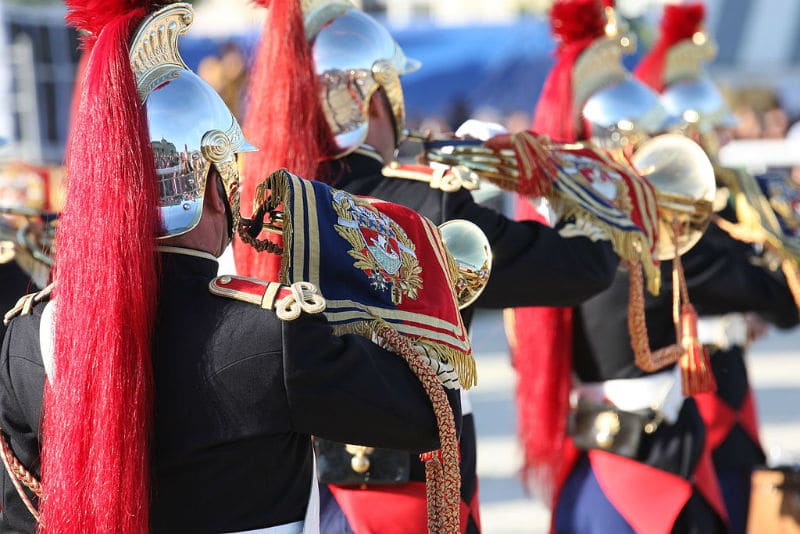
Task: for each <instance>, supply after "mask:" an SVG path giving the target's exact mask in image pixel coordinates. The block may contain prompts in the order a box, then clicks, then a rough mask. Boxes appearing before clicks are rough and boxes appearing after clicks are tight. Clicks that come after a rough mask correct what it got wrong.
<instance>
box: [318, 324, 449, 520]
mask: <svg viewBox="0 0 800 534" xmlns="http://www.w3.org/2000/svg"><path fill="white" fill-rule="evenodd" d="M333 330H334V333H337V334H339V335H340V334H341V333H345V332H349V333H354V334H359V335H361V336H363V337H366V338H368V339H375V336H377V337H378V338H379V339H378V340H377V342H378V344H379V345H381V346H382V347H384V348H386V349H387V350H391V351H392V352H394V353H396V354H398V355H399V356H400V357H402V358H403V359H404V360H405V361H406V363H407V364H408V367H409V368H410V369H411V371H412V372H413V373H414V375H415V376H416V377H417V378H418V379H419V381H420V382H421V383H422V386H423V387H424V388H425V392H426V393H427V394H428V398H429V399H430V400H431V404H433V411H434V414H435V415H436V423H437V426H438V428H439V443H440V446H441V448H440V449H439V450H438V451H433V452H431V453H426V454H424V455H423V456H424V458H423V459H424V461H425V480H426V492H427V500H428V533H429V534H459V533H460V532H461V526H460V525H461V512H460V507H461V505H460V500H461V473H460V471H459V448H458V437H457V435H456V426H455V421H454V420H453V410H452V408H451V407H450V402H449V401H448V400H447V394H446V393H445V391H444V387H443V386H442V384H441V383H440V382H439V379H438V378H437V377H436V373H434V371H433V369H431V367H430V365H428V364H427V363H426V362H425V361H424V360H423V359H421V358H419V357H418V356H419V355H418V354H417V351H416V350H415V349H414V347H413V345H412V343H411V341H410V340H409V339H408V338H406V337H404V336H402V335H401V334H400V333H399V332H397V331H396V330H395V329H393V328H392V327H391V326H390V325H389V324H388V323H386V322H385V321H383V320H381V319H375V320H374V321H371V322H360V323H355V324H351V325H345V326H344V328H342V326H339V327H334V329H333Z"/></svg>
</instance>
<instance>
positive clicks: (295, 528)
mask: <svg viewBox="0 0 800 534" xmlns="http://www.w3.org/2000/svg"><path fill="white" fill-rule="evenodd" d="M230 534H303V521H295V522H294V523H286V524H285V525H278V526H275V527H267V528H257V529H255V530H243V531H241V532H231V533H230Z"/></svg>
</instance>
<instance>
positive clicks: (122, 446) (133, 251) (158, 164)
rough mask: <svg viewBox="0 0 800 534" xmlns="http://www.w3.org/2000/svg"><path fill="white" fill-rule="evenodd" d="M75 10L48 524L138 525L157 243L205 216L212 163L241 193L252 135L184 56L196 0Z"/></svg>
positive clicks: (97, 528) (145, 496) (73, 527)
mask: <svg viewBox="0 0 800 534" xmlns="http://www.w3.org/2000/svg"><path fill="white" fill-rule="evenodd" d="M67 6H68V8H69V11H70V12H69V15H68V21H69V22H70V23H71V24H72V25H73V26H75V27H76V28H78V29H80V30H83V31H84V32H85V39H86V53H87V54H90V56H89V57H88V61H87V64H86V69H85V73H84V78H83V80H82V85H81V93H80V96H79V98H78V101H77V103H76V116H75V117H74V119H73V121H72V132H71V135H70V143H69V146H68V151H67V167H68V176H69V178H68V184H67V195H66V202H65V206H64V211H63V216H62V221H61V226H60V228H59V231H58V240H59V243H60V244H61V246H60V247H59V249H58V252H57V258H56V265H57V267H56V277H55V282H56V290H55V291H56V293H55V296H56V299H55V301H54V305H55V320H54V324H55V327H54V337H55V339H54V354H53V367H52V369H53V370H52V372H50V373H49V376H48V379H49V384H50V387H49V388H46V395H45V404H44V423H43V432H42V433H43V440H44V443H43V447H42V478H43V480H42V482H43V491H44V493H43V496H42V499H41V524H40V530H42V531H48V532H59V533H65V532H66V533H69V532H123V533H130V532H137V533H144V532H147V531H148V529H149V525H148V501H149V498H150V495H149V476H150V475H149V469H148V466H149V463H150V462H149V456H148V454H149V441H150V436H149V433H150V428H151V422H152V406H151V404H152V361H151V358H152V353H151V352H152V350H151V346H152V337H153V331H154V326H155V325H154V323H155V314H156V304H157V294H158V266H157V257H156V252H155V245H156V240H157V239H158V238H159V237H169V236H174V235H179V234H181V233H184V232H188V231H189V230H191V229H192V228H193V227H194V226H195V225H196V224H197V223H198V221H199V220H200V215H201V211H200V210H201V206H202V196H203V194H204V190H205V181H206V178H207V176H208V171H209V169H210V168H211V166H212V165H215V166H216V167H217V169H218V170H219V173H220V175H221V176H222V177H223V182H225V185H226V188H227V192H228V198H229V201H230V202H231V204H232V205H233V204H235V203H237V198H238V197H237V194H236V188H237V182H238V177H237V175H236V172H235V169H236V165H235V156H234V152H235V151H238V150H245V149H247V148H248V147H249V145H248V144H247V143H246V142H245V141H244V140H243V138H242V136H241V132H240V130H239V128H238V125H236V124H235V121H232V115H230V112H227V113H226V111H227V110H226V109H225V108H224V105H222V104H221V101H220V100H219V98H218V97H216V98H215V95H214V94H213V91H211V90H210V88H208V87H207V86H206V85H205V84H204V82H202V81H201V80H200V79H199V78H197V77H196V76H195V75H194V74H193V73H191V72H190V71H188V69H187V68H186V66H185V65H184V64H183V61H182V60H181V59H180V55H179V54H178V52H177V40H178V37H179V36H180V35H182V34H183V33H185V32H186V30H187V29H188V26H189V25H190V24H191V21H192V11H191V6H189V5H188V4H180V3H178V4H170V5H167V6H166V7H164V8H162V9H160V10H157V11H156V9H157V8H158V7H159V6H158V2H152V1H146V0H142V1H132V0H129V1H123V0H119V1H109V2H94V1H91V0H85V1H80V0H69V1H68V2H67ZM151 11H152V12H151ZM156 43H158V46H154V45H155V44H156ZM176 103H178V105H176ZM151 141H152V142H151ZM198 204H199V206H200V207H198Z"/></svg>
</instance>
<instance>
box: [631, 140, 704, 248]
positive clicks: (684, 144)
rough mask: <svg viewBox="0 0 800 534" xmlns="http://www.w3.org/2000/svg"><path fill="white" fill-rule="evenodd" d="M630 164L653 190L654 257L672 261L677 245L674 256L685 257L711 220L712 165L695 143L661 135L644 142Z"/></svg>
mask: <svg viewBox="0 0 800 534" xmlns="http://www.w3.org/2000/svg"><path fill="white" fill-rule="evenodd" d="M631 163H632V164H633V166H634V167H635V168H636V170H637V172H639V174H641V175H642V176H644V177H645V178H647V180H648V181H649V182H650V183H651V184H652V185H653V187H654V188H655V190H656V197H657V200H658V210H659V221H660V222H659V231H658V241H657V242H656V257H657V258H658V259H659V260H671V259H673V258H674V257H675V254H676V246H675V245H676V243H677V254H679V255H680V254H684V253H685V252H687V251H688V250H689V249H691V248H692V247H693V246H694V245H695V244H697V242H698V241H699V240H700V238H701V237H702V235H703V232H705V230H706V228H707V227H708V223H709V221H710V220H711V214H712V213H713V202H714V198H715V195H716V180H715V176H714V167H713V165H712V164H711V161H710V160H709V159H708V156H707V155H706V154H705V152H704V151H703V149H702V148H701V147H700V145H698V144H697V143H695V142H694V141H692V140H690V139H688V138H686V137H683V136H680V135H675V134H664V135H659V136H657V137H654V138H652V139H650V140H648V141H646V142H644V143H643V144H642V145H641V146H640V147H639V149H638V150H637V151H636V152H635V153H634V154H633V156H632V157H631ZM673 228H674V229H676V231H675V232H674V231H673ZM674 234H677V235H674ZM673 238H674V239H675V242H673Z"/></svg>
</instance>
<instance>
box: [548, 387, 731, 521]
mask: <svg viewBox="0 0 800 534" xmlns="http://www.w3.org/2000/svg"><path fill="white" fill-rule="evenodd" d="M702 443H703V423H702V421H701V419H700V417H699V414H698V413H697V409H696V407H695V406H694V403H693V402H692V401H691V400H688V401H686V403H685V404H684V406H683V408H682V410H681V412H680V415H679V417H678V420H677V421H676V422H675V424H662V425H660V426H659V428H658V429H657V430H656V432H655V433H653V434H652V435H650V436H647V437H646V438H645V442H644V443H643V445H642V447H641V448H640V451H639V454H638V456H637V457H636V458H633V459H630V458H625V457H623V456H619V455H616V454H612V453H608V452H605V451H600V450H592V451H589V452H585V453H581V454H580V455H579V456H578V457H577V458H576V459H575V463H574V465H573V468H572V470H571V471H570V473H569V476H568V477H567V479H566V481H565V482H564V484H563V485H562V486H561V488H560V493H559V497H558V499H557V501H556V505H555V507H554V517H553V530H554V532H556V533H557V534H594V533H599V532H612V531H613V532H615V533H616V532H621V533H625V532H631V533H635V534H670V533H675V534H678V533H687V534H688V533H691V532H703V533H707V534H715V533H720V534H721V533H723V532H726V528H727V527H726V526H725V522H724V519H723V518H724V517H725V510H724V506H723V504H722V496H721V494H720V491H719V488H718V486H717V485H716V478H715V477H714V473H713V468H712V467H711V461H710V457H709V456H708V455H707V454H706V452H705V451H704V450H703V447H702ZM690 480H693V482H690ZM644 488H658V490H657V491H643V489H644ZM607 522H608V523H607ZM609 524H610V525H618V526H620V528H621V530H619V531H618V530H609V529H608V528H607V527H608V525H609Z"/></svg>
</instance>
